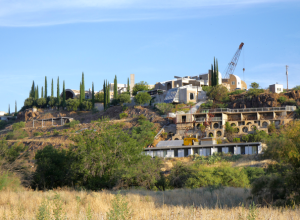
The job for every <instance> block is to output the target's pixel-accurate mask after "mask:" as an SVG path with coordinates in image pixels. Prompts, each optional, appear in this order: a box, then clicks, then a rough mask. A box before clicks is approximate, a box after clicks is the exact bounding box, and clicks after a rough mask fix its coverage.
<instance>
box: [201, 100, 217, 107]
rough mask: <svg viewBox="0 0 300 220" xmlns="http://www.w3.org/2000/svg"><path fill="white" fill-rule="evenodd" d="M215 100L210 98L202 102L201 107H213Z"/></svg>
mask: <svg viewBox="0 0 300 220" xmlns="http://www.w3.org/2000/svg"><path fill="white" fill-rule="evenodd" d="M213 104H214V102H213V101H212V100H208V101H207V102H206V103H203V104H201V108H211V107H212V106H213Z"/></svg>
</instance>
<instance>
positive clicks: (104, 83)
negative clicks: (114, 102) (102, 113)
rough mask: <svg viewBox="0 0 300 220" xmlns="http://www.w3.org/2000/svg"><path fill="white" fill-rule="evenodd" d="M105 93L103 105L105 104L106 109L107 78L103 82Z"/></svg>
mask: <svg viewBox="0 0 300 220" xmlns="http://www.w3.org/2000/svg"><path fill="white" fill-rule="evenodd" d="M103 94H104V101H103V105H104V109H106V84H105V80H104V83H103Z"/></svg>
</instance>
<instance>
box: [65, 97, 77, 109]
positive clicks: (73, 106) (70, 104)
mask: <svg viewBox="0 0 300 220" xmlns="http://www.w3.org/2000/svg"><path fill="white" fill-rule="evenodd" d="M66 104H67V110H68V111H71V110H73V111H77V109H78V108H79V104H80V103H79V100H78V99H68V100H67V101H66Z"/></svg>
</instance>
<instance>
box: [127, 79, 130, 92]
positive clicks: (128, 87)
mask: <svg viewBox="0 0 300 220" xmlns="http://www.w3.org/2000/svg"><path fill="white" fill-rule="evenodd" d="M127 92H129V95H130V84H129V77H128V78H127Z"/></svg>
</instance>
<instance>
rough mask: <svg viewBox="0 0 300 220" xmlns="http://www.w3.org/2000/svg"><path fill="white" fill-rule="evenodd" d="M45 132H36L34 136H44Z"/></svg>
mask: <svg viewBox="0 0 300 220" xmlns="http://www.w3.org/2000/svg"><path fill="white" fill-rule="evenodd" d="M43 135H44V133H43V132H34V133H33V136H35V137H37V136H43Z"/></svg>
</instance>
